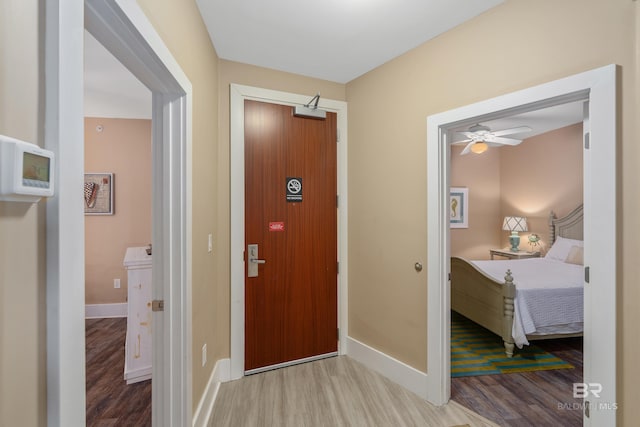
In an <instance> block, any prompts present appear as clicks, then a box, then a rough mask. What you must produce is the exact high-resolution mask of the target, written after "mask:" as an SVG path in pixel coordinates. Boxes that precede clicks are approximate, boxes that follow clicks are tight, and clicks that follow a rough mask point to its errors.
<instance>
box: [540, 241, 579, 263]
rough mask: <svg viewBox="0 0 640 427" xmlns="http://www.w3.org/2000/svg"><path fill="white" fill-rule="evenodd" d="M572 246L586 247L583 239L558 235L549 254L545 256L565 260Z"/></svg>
mask: <svg viewBox="0 0 640 427" xmlns="http://www.w3.org/2000/svg"><path fill="white" fill-rule="evenodd" d="M572 246H578V247H581V248H582V247H584V242H583V241H582V240H575V239H567V238H565V237H560V236H558V238H557V239H556V241H555V243H554V244H553V246H551V249H549V252H547V255H545V258H549V259H555V260H557V261H562V262H564V260H566V259H567V257H568V256H569V252H570V251H571V247H572Z"/></svg>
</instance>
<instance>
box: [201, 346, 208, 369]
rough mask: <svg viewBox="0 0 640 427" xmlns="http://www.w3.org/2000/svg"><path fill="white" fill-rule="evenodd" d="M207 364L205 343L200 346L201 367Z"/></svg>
mask: <svg viewBox="0 0 640 427" xmlns="http://www.w3.org/2000/svg"><path fill="white" fill-rule="evenodd" d="M206 364H207V344H204V345H203V346H202V367H203V368H204V365H206Z"/></svg>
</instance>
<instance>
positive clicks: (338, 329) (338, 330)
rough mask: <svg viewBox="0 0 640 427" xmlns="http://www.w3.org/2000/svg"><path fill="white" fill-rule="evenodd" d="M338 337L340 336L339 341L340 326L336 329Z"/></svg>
mask: <svg viewBox="0 0 640 427" xmlns="http://www.w3.org/2000/svg"><path fill="white" fill-rule="evenodd" d="M336 338H338V341H339V340H340V328H337V329H336Z"/></svg>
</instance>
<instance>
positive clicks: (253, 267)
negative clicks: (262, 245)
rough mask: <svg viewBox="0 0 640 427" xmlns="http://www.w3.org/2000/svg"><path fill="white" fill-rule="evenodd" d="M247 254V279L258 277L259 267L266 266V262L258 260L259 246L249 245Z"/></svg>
mask: <svg viewBox="0 0 640 427" xmlns="http://www.w3.org/2000/svg"><path fill="white" fill-rule="evenodd" d="M247 253H248V254H249V256H248V261H249V265H248V266H247V277H258V265H259V264H266V262H267V261H266V260H264V259H259V258H258V245H257V244H252V245H248V247H247Z"/></svg>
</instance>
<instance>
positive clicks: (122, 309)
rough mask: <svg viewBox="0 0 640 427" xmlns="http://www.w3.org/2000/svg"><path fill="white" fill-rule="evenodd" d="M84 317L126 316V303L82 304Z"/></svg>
mask: <svg viewBox="0 0 640 427" xmlns="http://www.w3.org/2000/svg"><path fill="white" fill-rule="evenodd" d="M84 317H85V319H103V318H107V317H127V303H126V302H121V303H116V304H86V305H85V306H84Z"/></svg>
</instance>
